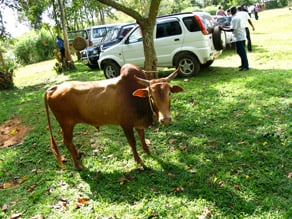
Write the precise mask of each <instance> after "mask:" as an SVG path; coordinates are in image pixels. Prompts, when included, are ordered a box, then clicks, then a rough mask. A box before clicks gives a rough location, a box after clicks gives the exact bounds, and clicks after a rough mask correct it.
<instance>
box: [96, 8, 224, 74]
mask: <svg viewBox="0 0 292 219" xmlns="http://www.w3.org/2000/svg"><path fill="white" fill-rule="evenodd" d="M154 33H155V34H154V44H155V49H156V55H157V59H158V66H159V67H170V68H172V67H175V68H178V67H180V69H181V72H180V76H182V77H189V76H193V75H195V74H197V73H198V72H199V71H200V68H201V67H208V66H210V65H211V64H212V63H213V61H214V60H215V59H216V58H217V57H218V56H219V55H220V54H221V52H222V49H224V48H225V46H226V36H225V32H224V31H221V29H220V28H219V26H218V25H217V24H216V22H215V20H214V19H213V18H212V16H211V15H210V14H208V13H206V12H189V13H180V14H173V15H167V16H162V17H158V18H157V20H156V27H155V29H154ZM144 60H145V57H144V51H143V43H142V35H141V30H140V27H139V26H138V25H137V26H136V27H134V28H133V29H132V31H130V32H129V34H128V35H127V36H126V37H125V38H124V39H123V40H122V41H121V42H120V43H119V44H117V45H115V46H112V47H110V48H108V49H105V50H102V51H101V54H100V58H99V61H98V63H99V67H100V68H101V69H103V71H104V75H105V77H106V78H112V77H116V76H118V75H119V71H120V68H121V66H122V65H124V64H125V63H133V64H136V65H138V66H140V67H144Z"/></svg>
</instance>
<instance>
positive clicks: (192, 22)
mask: <svg viewBox="0 0 292 219" xmlns="http://www.w3.org/2000/svg"><path fill="white" fill-rule="evenodd" d="M183 22H184V24H185V26H186V28H187V29H188V31H190V32H196V31H201V28H200V26H199V25H198V23H197V21H196V19H195V17H193V16H191V17H185V18H183Z"/></svg>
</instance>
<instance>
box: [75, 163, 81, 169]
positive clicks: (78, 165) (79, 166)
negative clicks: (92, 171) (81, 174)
mask: <svg viewBox="0 0 292 219" xmlns="http://www.w3.org/2000/svg"><path fill="white" fill-rule="evenodd" d="M75 168H76V170H77V171H81V170H83V166H82V165H81V164H79V163H76V164H75Z"/></svg>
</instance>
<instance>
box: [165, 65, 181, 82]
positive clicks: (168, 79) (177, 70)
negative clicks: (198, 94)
mask: <svg viewBox="0 0 292 219" xmlns="http://www.w3.org/2000/svg"><path fill="white" fill-rule="evenodd" d="M179 71H180V68H178V69H176V70H175V71H174V72H172V73H171V74H170V75H168V77H167V78H165V80H166V81H167V82H170V81H171V80H172V79H174V78H175V77H176V76H177V74H178V73H179Z"/></svg>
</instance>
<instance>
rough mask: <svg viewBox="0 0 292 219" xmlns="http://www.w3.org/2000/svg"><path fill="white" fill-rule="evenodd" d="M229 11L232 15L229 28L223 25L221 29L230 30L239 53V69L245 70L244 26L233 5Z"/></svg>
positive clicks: (246, 66) (246, 61)
mask: <svg viewBox="0 0 292 219" xmlns="http://www.w3.org/2000/svg"><path fill="white" fill-rule="evenodd" d="M230 12H231V15H232V20H231V24H230V28H229V29H227V28H225V27H223V28H222V29H223V30H225V31H232V42H234V43H235V48H236V52H237V54H238V55H239V57H240V60H241V65H240V66H239V71H247V70H249V64H248V59H247V54H246V50H245V40H246V32H245V26H244V23H243V22H242V18H241V16H240V15H239V13H238V12H237V8H236V7H235V6H233V7H231V8H230Z"/></svg>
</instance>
